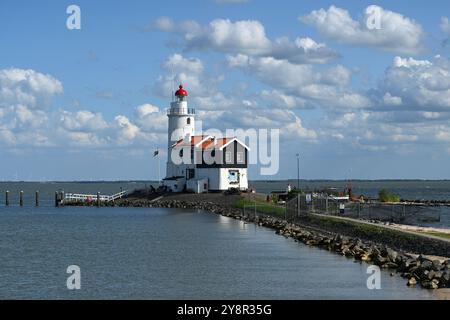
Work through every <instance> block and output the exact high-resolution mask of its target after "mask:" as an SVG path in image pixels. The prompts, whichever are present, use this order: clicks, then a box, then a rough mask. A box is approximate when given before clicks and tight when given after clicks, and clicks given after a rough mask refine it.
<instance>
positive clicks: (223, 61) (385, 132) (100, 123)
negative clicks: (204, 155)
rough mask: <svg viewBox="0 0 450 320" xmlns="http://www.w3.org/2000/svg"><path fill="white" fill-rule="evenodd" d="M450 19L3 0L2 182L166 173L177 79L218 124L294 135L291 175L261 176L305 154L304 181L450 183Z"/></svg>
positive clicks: (230, 2) (325, 7)
mask: <svg viewBox="0 0 450 320" xmlns="http://www.w3.org/2000/svg"><path fill="white" fill-rule="evenodd" d="M70 5H77V6H78V7H79V8H80V12H81V16H80V21H81V25H80V27H81V29H69V28H68V27H67V23H66V22H67V20H68V18H69V16H70V15H71V13H69V14H68V13H67V12H66V10H67V8H68V6H70ZM449 18H450V3H449V2H448V1H438V0H437V1H432V2H430V1H421V0H420V1H419V0H416V1H410V0H408V1H406V0H398V1H370V2H369V1H320V0H319V1H317V0H315V1H261V0H198V1H195V0H192V1H189V2H188V1H171V0H166V1H161V2H156V1H138V0H130V1H121V0H118V1H106V0H97V1H81V0H80V1H75V0H72V1H62V0H60V1H50V0H49V1H45V0H43V1H39V2H38V1H22V0H15V1H9V0H2V1H1V2H0V180H6V181H8V180H31V181H47V180H148V179H157V177H158V170H157V166H158V161H157V159H155V158H153V152H154V150H156V149H159V150H161V158H160V166H161V170H162V171H164V169H165V168H164V167H165V157H166V156H167V152H166V148H167V116H166V109H167V108H168V106H169V103H170V101H171V87H172V82H176V83H177V84H178V83H183V85H184V86H185V88H186V89H187V90H188V91H189V106H190V107H194V108H196V110H197V120H201V121H202V127H203V128H204V129H209V128H215V129H219V130H225V129H233V128H235V129H243V130H248V129H255V130H260V129H268V130H274V129H279V130H280V144H279V151H278V152H275V154H274V155H272V156H274V157H275V156H279V162H280V164H279V170H278V171H277V173H276V174H273V175H270V176H265V175H261V171H260V165H252V166H250V168H249V177H250V179H287V178H296V177H297V159H296V154H300V176H301V178H302V179H349V178H352V179H450V165H449V164H450V124H449V120H450V22H449ZM173 79H174V81H173Z"/></svg>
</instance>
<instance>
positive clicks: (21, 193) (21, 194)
mask: <svg viewBox="0 0 450 320" xmlns="http://www.w3.org/2000/svg"><path fill="white" fill-rule="evenodd" d="M19 204H20V206H21V207H23V191H20V197H19Z"/></svg>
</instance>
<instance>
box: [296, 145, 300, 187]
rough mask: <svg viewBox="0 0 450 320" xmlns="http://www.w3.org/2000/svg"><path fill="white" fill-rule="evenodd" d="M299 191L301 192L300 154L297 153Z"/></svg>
mask: <svg viewBox="0 0 450 320" xmlns="http://www.w3.org/2000/svg"><path fill="white" fill-rule="evenodd" d="M296 156H297V189H298V190H299V191H300V154H299V153H297V154H296Z"/></svg>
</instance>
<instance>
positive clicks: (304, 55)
mask: <svg viewBox="0 0 450 320" xmlns="http://www.w3.org/2000/svg"><path fill="white" fill-rule="evenodd" d="M153 26H154V28H155V29H157V30H160V31H164V32H172V33H175V34H178V35H179V36H181V39H182V45H183V46H184V47H185V48H186V49H188V50H190V49H204V50H214V51H217V52H221V53H230V54H246V55H250V56H261V57H274V58H276V59H286V60H289V61H291V62H293V63H300V64H302V63H326V62H329V61H331V60H333V59H335V58H337V57H338V54H337V53H336V52H334V51H332V50H330V49H329V48H327V46H326V45H325V44H323V43H316V42H315V41H314V40H313V39H311V38H297V39H295V40H294V41H292V40H291V39H289V38H287V37H280V38H278V39H275V40H270V39H269V38H268V37H267V35H266V30H265V28H264V26H263V25H262V23H261V22H259V21H257V20H240V21H235V22H233V21H231V20H228V19H216V20H213V21H211V22H210V23H209V24H208V25H206V26H201V25H199V24H198V23H196V22H195V21H184V22H182V23H179V24H176V23H175V22H174V21H172V20H171V19H169V18H167V17H162V18H159V19H157V20H156V21H155V22H154V23H153Z"/></svg>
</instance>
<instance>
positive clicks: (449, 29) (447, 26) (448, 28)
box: [440, 17, 450, 35]
mask: <svg viewBox="0 0 450 320" xmlns="http://www.w3.org/2000/svg"><path fill="white" fill-rule="evenodd" d="M440 27H441V30H442V31H443V32H444V33H446V34H448V35H450V22H449V20H448V18H447V17H442V18H441V25H440Z"/></svg>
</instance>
